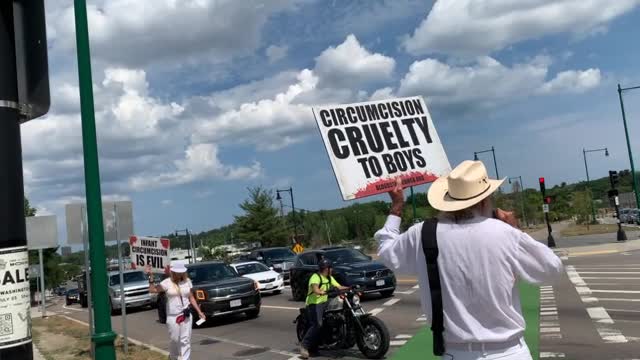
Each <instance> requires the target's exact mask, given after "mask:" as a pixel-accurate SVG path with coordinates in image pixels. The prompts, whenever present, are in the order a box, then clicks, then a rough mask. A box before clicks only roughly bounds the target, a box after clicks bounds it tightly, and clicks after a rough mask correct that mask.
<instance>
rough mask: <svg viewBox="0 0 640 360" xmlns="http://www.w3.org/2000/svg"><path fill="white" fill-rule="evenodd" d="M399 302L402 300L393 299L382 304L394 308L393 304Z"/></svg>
mask: <svg viewBox="0 0 640 360" xmlns="http://www.w3.org/2000/svg"><path fill="white" fill-rule="evenodd" d="M398 301H400V299H391V300H389V301H387V302H386V303H384V304H382V305H384V306H392V305H393V304H395V303H397V302H398Z"/></svg>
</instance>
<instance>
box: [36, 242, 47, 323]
mask: <svg viewBox="0 0 640 360" xmlns="http://www.w3.org/2000/svg"><path fill="white" fill-rule="evenodd" d="M38 258H39V259H40V273H39V275H40V306H41V307H42V317H46V316H47V304H46V302H47V299H46V298H47V294H46V290H45V289H46V287H45V286H44V265H43V260H42V249H38Z"/></svg>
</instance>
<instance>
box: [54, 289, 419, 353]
mask: <svg viewBox="0 0 640 360" xmlns="http://www.w3.org/2000/svg"><path fill="white" fill-rule="evenodd" d="M414 286H415V283H413V282H411V281H408V282H406V283H404V284H400V286H399V287H398V289H397V292H396V294H395V295H394V296H393V297H390V298H381V297H379V296H374V295H372V296H371V297H370V298H369V299H365V300H364V301H363V306H364V308H365V309H366V310H368V311H370V312H373V313H375V314H377V316H378V317H380V318H381V319H382V320H383V321H384V322H385V323H386V325H387V327H388V328H389V331H390V335H391V340H392V343H391V345H392V346H391V349H390V351H389V354H388V355H387V357H388V358H389V357H390V355H391V354H393V352H394V351H395V350H396V349H397V348H398V347H400V346H402V345H404V344H405V343H406V341H407V340H408V339H409V338H410V337H411V336H413V335H414V334H415V333H417V332H418V331H419V330H420V329H422V328H423V327H424V326H425V323H424V320H423V319H421V314H422V312H421V311H420V300H419V298H418V296H417V293H416V291H417V289H416V288H414ZM58 302H59V304H57V305H55V306H54V307H53V308H52V310H53V311H55V312H57V313H62V314H64V315H66V316H69V317H72V318H74V319H77V320H80V321H83V322H86V321H87V315H88V314H87V311H86V309H82V308H80V306H79V305H71V306H68V307H67V306H63V302H62V301H60V300H58ZM300 306H303V303H301V302H294V301H292V300H291V293H290V291H289V290H288V289H287V290H286V291H285V292H284V293H282V294H280V295H273V296H269V295H267V296H264V297H263V300H262V310H261V313H260V317H258V318H257V319H253V320H246V319H245V318H244V316H242V315H239V316H236V317H231V318H227V319H221V320H213V321H209V323H208V324H206V325H205V327H203V328H200V329H194V331H193V336H192V351H193V353H192V358H193V359H194V360H199V359H211V360H222V359H234V360H237V359H252V360H263V359H264V360H266V359H274V360H280V359H284V360H287V359H296V358H297V354H298V347H297V339H296V336H295V325H294V324H293V320H294V319H295V318H296V316H297V315H298V308H299V307H300ZM156 314H157V313H156V311H155V309H154V310H149V309H142V310H133V309H132V310H129V311H128V313H127V327H128V335H129V337H131V338H133V339H136V340H139V341H142V342H144V343H148V344H151V345H154V346H156V347H158V348H160V349H164V350H167V342H168V340H167V330H166V328H165V326H164V325H162V324H160V323H158V322H157V315H156ZM121 321H122V320H121V317H120V316H112V317H111V322H112V326H113V329H114V330H115V331H116V332H118V333H120V331H121ZM321 355H322V356H321V357H319V359H336V358H339V359H363V358H364V356H362V354H361V353H360V352H359V351H358V350H357V348H356V347H354V348H353V349H352V350H350V351H346V352H323V353H322V354H321Z"/></svg>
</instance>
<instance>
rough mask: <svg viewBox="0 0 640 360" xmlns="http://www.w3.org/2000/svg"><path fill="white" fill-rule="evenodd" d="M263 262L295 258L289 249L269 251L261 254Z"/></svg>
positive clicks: (294, 254)
mask: <svg viewBox="0 0 640 360" xmlns="http://www.w3.org/2000/svg"><path fill="white" fill-rule="evenodd" d="M262 256H263V257H264V258H265V260H288V259H292V258H294V257H295V256H296V253H294V252H293V251H291V250H290V249H271V250H266V251H263V252H262Z"/></svg>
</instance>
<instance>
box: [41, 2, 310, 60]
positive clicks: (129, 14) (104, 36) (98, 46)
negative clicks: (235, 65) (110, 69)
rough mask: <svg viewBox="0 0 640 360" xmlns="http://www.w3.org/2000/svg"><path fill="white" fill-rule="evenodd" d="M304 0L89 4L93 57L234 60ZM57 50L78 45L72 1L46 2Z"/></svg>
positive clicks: (51, 39) (51, 36) (51, 32)
mask: <svg viewBox="0 0 640 360" xmlns="http://www.w3.org/2000/svg"><path fill="white" fill-rule="evenodd" d="M302 2H303V1H302V0H274V1H266V2H262V1H253V0H251V1H249V0H247V1H235V0H180V1H177V0H162V1H151V0H146V1H145V0H96V1H93V2H91V3H90V4H88V6H87V13H88V19H89V30H90V34H91V50H92V55H94V56H96V57H97V58H98V59H99V60H102V61H105V62H107V63H109V64H120V65H126V66H135V67H139V66H142V65H146V64H150V63H158V62H162V61H165V60H169V61H171V60H173V61H175V60H180V62H184V61H185V60H187V61H188V60H195V59H196V55H201V56H199V57H198V60H207V61H216V60H229V59H231V58H233V57H236V56H243V55H248V54H251V53H252V52H253V51H254V50H255V49H257V48H258V47H259V45H260V41H261V33H262V29H263V27H264V25H265V24H266V22H267V20H268V19H269V17H270V16H272V15H273V14H277V13H280V12H283V11H288V10H295V9H296V8H297V7H298V5H299V4H300V3H302ZM47 25H48V26H47V29H48V36H49V41H50V43H51V44H52V45H53V47H54V49H59V50H62V51H67V50H70V49H73V48H74V46H75V42H74V41H75V40H74V39H75V26H74V16H73V3H72V2H69V1H65V2H61V1H58V2H51V3H50V2H47ZM203 55H204V56H203Z"/></svg>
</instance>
